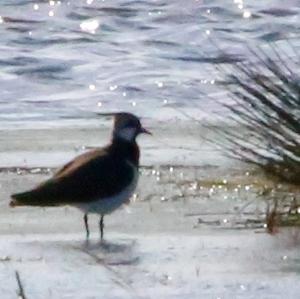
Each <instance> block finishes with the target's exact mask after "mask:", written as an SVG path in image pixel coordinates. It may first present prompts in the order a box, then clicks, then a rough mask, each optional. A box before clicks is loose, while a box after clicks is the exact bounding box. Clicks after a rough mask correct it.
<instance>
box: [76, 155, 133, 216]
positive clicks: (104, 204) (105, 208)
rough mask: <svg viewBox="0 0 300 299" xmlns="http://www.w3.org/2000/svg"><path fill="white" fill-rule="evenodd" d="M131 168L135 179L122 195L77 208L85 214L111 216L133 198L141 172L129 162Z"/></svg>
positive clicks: (80, 205)
mask: <svg viewBox="0 0 300 299" xmlns="http://www.w3.org/2000/svg"><path fill="white" fill-rule="evenodd" d="M127 163H128V164H129V165H130V167H132V168H133V170H134V177H133V179H132V182H131V183H130V184H129V185H128V186H127V187H126V188H125V189H124V190H122V191H121V192H120V193H118V194H116V195H115V196H111V197H106V198H101V199H99V200H95V201H92V202H89V203H86V204H79V205H78V206H77V207H78V208H79V209H81V210H82V211H83V212H84V213H96V214H101V215H105V214H110V213H112V212H113V211H114V210H116V209H117V208H119V207H120V206H121V205H122V204H124V203H125V202H127V201H128V200H129V199H130V197H131V196H132V194H133V192H134V190H135V188H136V186H137V183H138V178H139V171H138V168H137V167H136V166H135V165H134V164H132V163H131V162H129V161H127Z"/></svg>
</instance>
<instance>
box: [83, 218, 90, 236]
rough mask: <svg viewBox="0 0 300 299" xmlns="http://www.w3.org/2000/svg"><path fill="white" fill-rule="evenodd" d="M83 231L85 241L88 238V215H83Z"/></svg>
mask: <svg viewBox="0 0 300 299" xmlns="http://www.w3.org/2000/svg"><path fill="white" fill-rule="evenodd" d="M83 220H84V225H85V231H86V239H87V240H88V239H89V237H90V230H89V223H88V215H87V214H84V216H83Z"/></svg>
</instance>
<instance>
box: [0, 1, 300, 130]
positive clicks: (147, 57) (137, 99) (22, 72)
mask: <svg viewBox="0 0 300 299" xmlns="http://www.w3.org/2000/svg"><path fill="white" fill-rule="evenodd" d="M282 3H283V2H282V1H279V0H270V1H253V0H251V1H244V2H243V1H242V0H234V1H232V0H231V1H229V0H228V1H225V0H222V1H212V0H209V1H195V0H194V1H191V0H187V1H179V0H172V1H171V0H168V1H163V0H157V1H151V0H144V1H129V0H111V1H110V0H105V1H104V0H102V1H101V0H94V1H92V0H85V1H83V0H72V1H50V2H48V1H30V0H5V1H1V4H0V15H1V19H0V34H1V42H0V57H1V58H0V66H1V68H0V84H1V97H0V111H1V115H0V122H1V124H2V127H3V126H5V125H9V124H15V123H19V124H20V123H21V124H25V123H30V124H32V125H33V126H34V125H35V124H37V123H41V122H48V123H49V125H51V124H56V125H57V124H63V123H64V120H66V119H68V120H70V119H71V120H75V121H76V122H77V123H81V122H82V123H83V122H85V121H87V119H95V118H96V116H95V114H94V112H95V111H119V110H127V111H131V112H134V113H138V114H139V115H142V116H144V117H150V118H153V119H159V120H164V121H166V120H169V119H174V118H176V117H179V118H184V115H183V114H181V113H180V111H184V112H187V113H193V115H194V116H197V117H198V118H203V119H205V117H208V118H209V117H210V112H211V110H213V109H216V108H217V104H215V103H214V101H213V100H211V99H208V97H206V96H205V95H206V94H212V95H213V96H214V97H219V98H220V97H221V98H222V97H224V96H225V95H224V91H222V88H220V87H219V86H217V85H218V84H216V82H217V80H216V79H217V74H216V69H215V67H214V65H215V64H216V63H218V62H222V61H223V62H224V61H227V62H230V61H231V60H233V61H234V60H238V59H240V58H241V57H245V56H247V55H248V53H247V51H246V50H245V43H249V44H261V43H265V42H277V43H278V44H279V47H280V45H281V44H280V42H281V41H282V40H285V39H290V40H293V43H294V44H295V45H297V44H299V43H297V39H299V14H300V8H299V7H300V5H299V4H300V1H297V0H289V1H284V6H283V5H282ZM215 44H217V45H218V47H219V48H222V49H223V50H225V51H226V52H228V53H230V54H231V56H230V59H229V60H228V57H224V55H223V54H222V53H221V52H220V51H219V50H218V49H217V46H216V45H215Z"/></svg>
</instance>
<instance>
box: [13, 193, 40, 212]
mask: <svg viewBox="0 0 300 299" xmlns="http://www.w3.org/2000/svg"><path fill="white" fill-rule="evenodd" d="M9 205H10V206H11V207H12V208H13V207H17V206H39V205H40V201H39V200H37V198H36V196H34V195H33V194H32V192H31V191H28V192H23V193H17V194H12V195H11V201H10V203H9Z"/></svg>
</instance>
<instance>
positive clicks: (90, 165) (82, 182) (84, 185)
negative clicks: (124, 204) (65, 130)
mask: <svg viewBox="0 0 300 299" xmlns="http://www.w3.org/2000/svg"><path fill="white" fill-rule="evenodd" d="M133 177H134V169H133V167H131V166H130V165H129V164H128V163H127V162H126V161H125V160H122V159H121V160H120V159H117V157H115V156H112V155H111V154H109V151H107V150H105V149H104V150H95V151H92V152H88V153H86V154H83V155H81V156H79V157H77V158H76V159H74V160H73V161H71V162H70V163H68V164H66V165H65V166H64V167H63V168H62V169H60V170H59V171H58V172H57V173H56V174H55V175H54V176H53V177H52V178H51V179H49V180H47V181H46V182H45V183H43V184H41V185H39V186H38V187H37V188H35V189H33V190H31V191H28V192H24V193H20V194H14V195H12V198H13V200H12V202H11V206H16V205H34V206H57V205H65V204H76V203H79V202H80V203H81V202H89V201H92V200H95V199H101V198H105V197H109V196H113V195H115V194H117V193H119V192H120V191H121V190H122V189H123V188H124V187H125V186H128V185H129V184H130V183H131V182H132V179H133Z"/></svg>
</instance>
